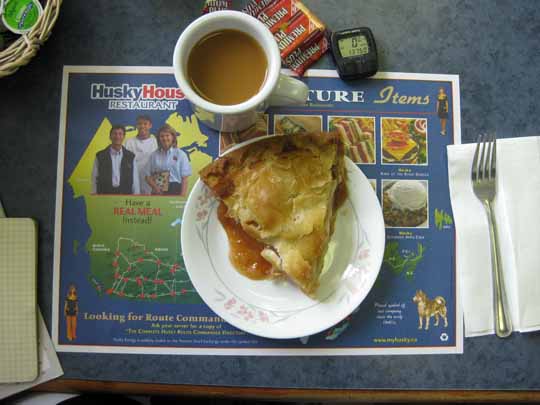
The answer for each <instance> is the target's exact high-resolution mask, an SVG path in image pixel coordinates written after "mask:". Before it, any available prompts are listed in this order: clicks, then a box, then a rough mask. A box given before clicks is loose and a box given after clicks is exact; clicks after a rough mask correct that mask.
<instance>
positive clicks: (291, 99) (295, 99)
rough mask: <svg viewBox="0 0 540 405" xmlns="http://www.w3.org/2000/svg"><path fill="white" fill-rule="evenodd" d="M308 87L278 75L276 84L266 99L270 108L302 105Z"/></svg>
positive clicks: (304, 102)
mask: <svg viewBox="0 0 540 405" xmlns="http://www.w3.org/2000/svg"><path fill="white" fill-rule="evenodd" d="M308 94H309V87H308V86H307V85H306V84H305V83H304V82H301V81H300V80H298V79H294V78H292V77H290V76H287V75H284V74H280V75H279V79H278V84H277V86H276V88H275V89H274V91H273V92H272V94H271V95H270V97H269V99H268V104H269V105H270V106H287V105H304V104H306V102H307V99H308Z"/></svg>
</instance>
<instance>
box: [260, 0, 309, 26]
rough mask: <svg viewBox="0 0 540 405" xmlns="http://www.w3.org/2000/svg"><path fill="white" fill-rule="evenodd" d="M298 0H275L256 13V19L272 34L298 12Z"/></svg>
mask: <svg viewBox="0 0 540 405" xmlns="http://www.w3.org/2000/svg"><path fill="white" fill-rule="evenodd" d="M298 4H300V1H298V0H277V1H274V2H272V3H271V4H270V5H269V6H268V7H266V8H265V9H263V11H261V12H260V13H259V14H257V19H258V20H259V21H261V22H262V23H263V24H264V25H266V26H267V27H268V29H269V30H270V32H271V33H272V34H274V33H276V32H277V31H279V29H280V27H281V26H283V25H284V24H286V23H287V22H288V21H290V20H291V19H292V18H293V17H294V15H296V13H297V12H298Z"/></svg>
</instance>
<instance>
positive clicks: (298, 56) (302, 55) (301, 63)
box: [283, 31, 328, 76]
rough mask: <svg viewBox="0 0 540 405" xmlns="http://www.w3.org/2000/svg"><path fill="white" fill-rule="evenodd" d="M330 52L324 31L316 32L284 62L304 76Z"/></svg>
mask: <svg viewBox="0 0 540 405" xmlns="http://www.w3.org/2000/svg"><path fill="white" fill-rule="evenodd" d="M327 50H328V38H327V37H326V34H325V32H324V31H315V32H313V33H312V34H311V35H310V36H309V37H308V38H306V39H305V41H304V42H302V44H300V46H299V47H298V48H296V49H295V50H293V51H292V52H291V53H290V54H289V55H288V56H287V57H286V58H285V59H284V60H283V62H284V63H285V65H286V66H287V67H288V68H289V69H291V70H292V71H293V72H295V73H296V74H297V75H299V76H302V75H303V74H304V72H305V71H306V69H307V68H308V67H309V66H311V65H312V64H313V63H314V62H316V61H317V60H319V58H320V57H321V56H322V55H323V54H324V53H325V52H326V51H327Z"/></svg>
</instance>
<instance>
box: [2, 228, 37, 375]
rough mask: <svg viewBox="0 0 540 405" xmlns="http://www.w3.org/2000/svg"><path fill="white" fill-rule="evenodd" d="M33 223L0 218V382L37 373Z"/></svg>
mask: <svg viewBox="0 0 540 405" xmlns="http://www.w3.org/2000/svg"><path fill="white" fill-rule="evenodd" d="M36 269H37V224H36V222H34V221H33V220H32V219H29V218H0V364H1V366H0V383H12V382H26V381H32V380H34V379H36V378H37V376H38V338H37V305H36V304H37V302H36V301H37V293H36V278H37V274H36Z"/></svg>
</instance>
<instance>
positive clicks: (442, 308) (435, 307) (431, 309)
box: [412, 290, 448, 330]
mask: <svg viewBox="0 0 540 405" xmlns="http://www.w3.org/2000/svg"><path fill="white" fill-rule="evenodd" d="M412 300H413V302H415V303H416V305H417V307H418V329H422V320H425V324H426V326H425V329H426V330H428V329H429V319H430V318H431V317H432V316H434V317H435V326H439V316H441V317H442V318H443V319H444V327H445V328H446V327H448V319H447V318H446V313H447V310H446V300H445V299H444V298H443V297H441V296H440V295H439V296H437V297H435V298H434V299H432V300H431V299H429V298H428V296H427V294H426V293H425V292H423V291H422V290H417V291H416V294H415V295H414V297H413V299H412Z"/></svg>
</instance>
